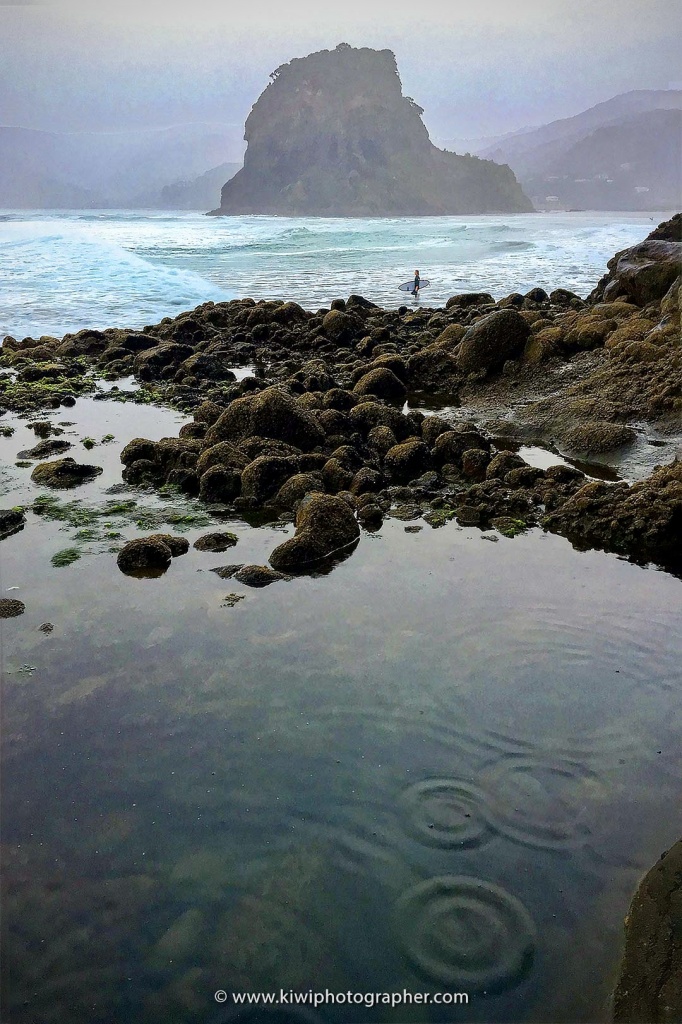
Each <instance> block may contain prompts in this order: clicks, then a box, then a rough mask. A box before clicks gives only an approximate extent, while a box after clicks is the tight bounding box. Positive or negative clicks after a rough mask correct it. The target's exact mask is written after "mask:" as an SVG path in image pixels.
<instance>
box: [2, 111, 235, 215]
mask: <svg viewBox="0 0 682 1024" xmlns="http://www.w3.org/2000/svg"><path fill="white" fill-rule="evenodd" d="M234 150H235V138H234V129H233V128H232V127H231V126H227V125H213V124H187V125H178V126H175V127H172V128H163V129H149V130H143V131H131V132H76V133H61V132H44V131H37V130H35V129H31V128H21V127H0V207H5V208H12V209H13V208H18V209H45V208H50V207H54V208H69V207H72V208H76V209H78V208H94V207H103V208H107V207H109V208H110V207H117V206H121V207H127V208H139V207H143V206H161V205H162V204H163V199H162V190H163V189H164V187H165V186H167V185H172V183H174V182H175V183H177V182H179V181H185V182H187V181H192V180H194V179H195V178H197V177H198V176H200V175H202V174H204V173H206V170H207V168H215V167H216V166H219V165H221V164H223V163H224V162H225V157H226V155H227V154H229V153H230V152H231V151H232V152H234ZM224 180H225V179H223V181H224ZM221 184H222V183H221ZM219 191H220V186H218V190H217V192H216V193H215V195H216V196H217V195H218V194H219ZM211 194H212V193H209V194H208V196H206V195H204V197H203V198H204V202H202V203H201V205H200V206H199V207H198V208H199V209H205V208H206V205H210V202H211V199H210V195H211ZM213 201H215V199H214V200H213Z"/></svg>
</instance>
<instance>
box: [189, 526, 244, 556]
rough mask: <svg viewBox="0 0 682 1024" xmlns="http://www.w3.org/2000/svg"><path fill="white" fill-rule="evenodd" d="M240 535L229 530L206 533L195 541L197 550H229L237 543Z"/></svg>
mask: <svg viewBox="0 0 682 1024" xmlns="http://www.w3.org/2000/svg"><path fill="white" fill-rule="evenodd" d="M237 540H238V537H237V535H236V534H235V533H230V532H229V530H217V531H216V532H214V533H205V534H204V535H203V536H202V537H198V538H197V540H195V541H194V547H195V548H196V550H197V551H227V549H228V548H233V547H234V546H235V544H236V543H237Z"/></svg>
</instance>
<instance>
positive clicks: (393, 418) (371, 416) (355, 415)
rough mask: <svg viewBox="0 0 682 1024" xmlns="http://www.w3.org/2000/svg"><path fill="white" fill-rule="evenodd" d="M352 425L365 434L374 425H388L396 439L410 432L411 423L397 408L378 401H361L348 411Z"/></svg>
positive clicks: (401, 438) (399, 439)
mask: <svg viewBox="0 0 682 1024" xmlns="http://www.w3.org/2000/svg"><path fill="white" fill-rule="evenodd" d="M349 416H350V418H351V422H352V424H353V427H354V428H355V429H356V430H358V431H359V432H360V433H361V434H363V435H364V436H367V435H368V434H369V433H370V431H371V430H373V428H374V427H388V428H389V430H391V431H392V432H393V434H394V436H395V437H396V439H397V440H398V441H401V440H403V439H404V438H406V437H407V436H408V434H410V433H411V425H410V423H409V422H408V420H407V417H406V416H403V415H402V413H401V412H399V411H398V410H397V409H393V408H391V407H390V406H388V405H380V404H379V402H361V403H360V404H359V405H356V406H354V407H353V408H352V409H351V410H350V413H349Z"/></svg>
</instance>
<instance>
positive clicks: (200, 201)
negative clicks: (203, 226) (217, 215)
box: [152, 163, 242, 210]
mask: <svg viewBox="0 0 682 1024" xmlns="http://www.w3.org/2000/svg"><path fill="white" fill-rule="evenodd" d="M241 166H242V165H241V163H238V164H237V163H233V164H220V166H219V167H212V168H211V170H210V171H206V172H205V174H201V175H200V176H199V177H198V178H194V179H193V180H192V181H176V182H174V183H173V184H172V185H165V186H164V188H162V189H161V194H160V195H159V196H158V197H157V200H156V201H155V202H153V204H152V205H153V206H154V207H157V206H159V207H161V208H162V209H164V210H206V208H207V207H212V206H214V205H215V204H216V203H218V202H220V190H221V189H222V187H223V185H224V184H225V182H226V181H228V180H229V179H230V178H233V177H234V175H235V174H236V173H237V171H238V170H239V168H240V167H241Z"/></svg>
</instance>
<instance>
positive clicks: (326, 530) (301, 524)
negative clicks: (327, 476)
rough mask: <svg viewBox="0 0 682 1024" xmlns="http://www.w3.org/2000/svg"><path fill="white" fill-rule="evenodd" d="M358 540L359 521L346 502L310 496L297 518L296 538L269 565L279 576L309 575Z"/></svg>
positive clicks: (300, 508) (305, 500) (277, 548)
mask: <svg viewBox="0 0 682 1024" xmlns="http://www.w3.org/2000/svg"><path fill="white" fill-rule="evenodd" d="M359 536H360V528H359V526H358V523H357V520H356V519H355V516H354V515H353V512H352V510H351V509H350V507H349V506H348V505H347V504H346V502H345V501H343V499H341V498H337V497H334V496H332V495H329V494H310V495H308V496H307V497H306V498H304V499H303V501H302V502H301V505H300V506H299V509H298V512H297V514H296V533H295V535H294V536H293V537H291V538H290V539H289V540H286V541H284V543H283V544H280V545H279V546H278V547H276V548H275V550H274V551H273V552H272V554H271V555H270V565H271V566H272V567H273V569H275V570H277V571H278V572H286V573H289V572H299V573H300V572H309V571H311V570H313V569H314V568H315V566H316V565H318V564H319V563H320V562H322V561H324V560H325V559H327V558H329V557H331V556H333V555H335V554H337V553H338V552H341V551H342V550H343V549H344V548H347V547H349V546H350V545H351V544H354V543H355V542H356V541H357V539H358V537H359Z"/></svg>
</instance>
